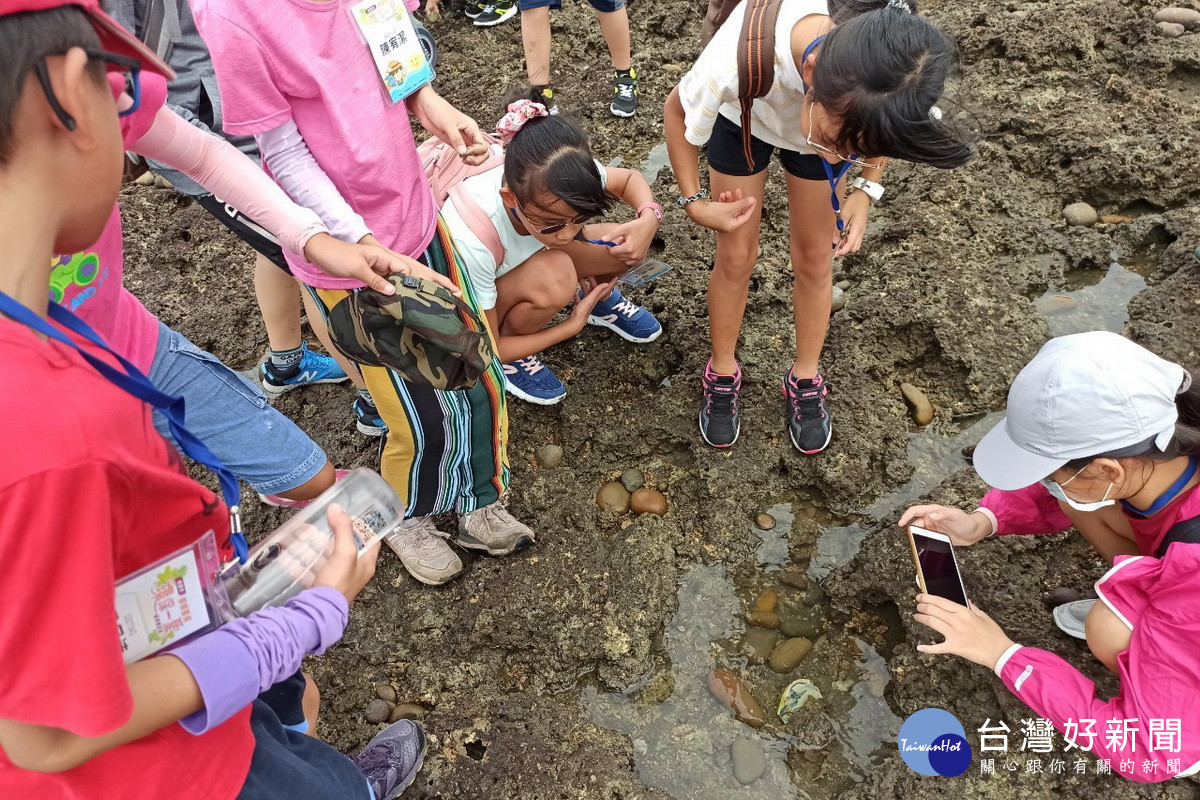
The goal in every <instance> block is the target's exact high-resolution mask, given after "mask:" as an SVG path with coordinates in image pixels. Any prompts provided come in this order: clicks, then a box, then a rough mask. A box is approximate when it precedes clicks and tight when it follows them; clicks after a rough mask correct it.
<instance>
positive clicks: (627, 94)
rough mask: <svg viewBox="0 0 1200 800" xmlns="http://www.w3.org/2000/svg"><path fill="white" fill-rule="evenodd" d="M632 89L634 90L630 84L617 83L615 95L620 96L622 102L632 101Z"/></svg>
mask: <svg viewBox="0 0 1200 800" xmlns="http://www.w3.org/2000/svg"><path fill="white" fill-rule="evenodd" d="M633 89H634V85H633V84H632V83H618V84H617V94H618V95H620V96H621V99H622V100H632V99H633Z"/></svg>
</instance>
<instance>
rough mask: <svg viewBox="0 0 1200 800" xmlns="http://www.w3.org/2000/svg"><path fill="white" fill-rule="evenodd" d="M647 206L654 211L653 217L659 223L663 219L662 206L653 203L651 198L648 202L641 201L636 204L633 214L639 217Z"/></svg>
mask: <svg viewBox="0 0 1200 800" xmlns="http://www.w3.org/2000/svg"><path fill="white" fill-rule="evenodd" d="M647 208H648V209H650V210H651V211H653V212H654V218H655V219H656V220H658V221H659V223H660V224H661V223H662V219H663V211H662V206H660V205H659V204H658V203H655V202H654V201H653V200H651V201H650V202H649V203H642V204H641V205H640V206H638V207H637V211H635V212H633V216H635V217H640V216H641V215H642V212H643V211H645V210H646V209H647Z"/></svg>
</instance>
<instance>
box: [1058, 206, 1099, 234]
mask: <svg viewBox="0 0 1200 800" xmlns="http://www.w3.org/2000/svg"><path fill="white" fill-rule="evenodd" d="M1063 219H1065V220H1066V221H1067V224H1068V225H1082V226H1084V227H1087V228H1090V227H1091V226H1093V225H1095V224H1096V223H1097V222H1099V221H1100V215H1099V214H1098V213H1096V209H1094V208H1092V207H1091V206H1089V205H1088V204H1087V203H1071V205H1069V206H1067V207H1066V208H1064V209H1063Z"/></svg>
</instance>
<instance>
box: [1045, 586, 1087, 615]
mask: <svg viewBox="0 0 1200 800" xmlns="http://www.w3.org/2000/svg"><path fill="white" fill-rule="evenodd" d="M1082 599H1083V595H1082V594H1080V593H1079V592H1078V591H1076V590H1075V589H1072V588H1070V587H1068V586H1060V587H1058V588H1057V589H1051V590H1050V591H1048V592H1046V594H1045V595H1043V596H1042V603H1044V604H1045V606H1046V608H1049V609H1055V608H1058V607H1059V606H1061V605H1066V604H1067V603H1074V602H1075V601H1076V600H1082Z"/></svg>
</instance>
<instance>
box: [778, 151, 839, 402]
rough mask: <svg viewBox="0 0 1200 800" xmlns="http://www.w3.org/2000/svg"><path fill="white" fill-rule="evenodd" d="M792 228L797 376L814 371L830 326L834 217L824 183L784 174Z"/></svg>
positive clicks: (835, 226)
mask: <svg viewBox="0 0 1200 800" xmlns="http://www.w3.org/2000/svg"><path fill="white" fill-rule="evenodd" d="M787 183H788V220H789V225H790V228H791V256H792V272H793V276H794V277H793V281H792V309H793V313H794V316H795V326H796V361H795V363H794V364H793V365H792V372H793V374H794V375H795V376H796V377H797V378H812V377H815V376H816V374H817V369H818V362H819V361H820V358H821V349H822V348H823V347H824V345H825V335H826V333H828V331H829V310H830V305H831V303H832V302H833V247H832V241H833V236H834V235H835V233H836V232H837V217H836V216H835V215H834V213H833V208H832V207H831V206H830V204H829V184H828V183H827V182H825V181H823V180H821V181H810V180H805V179H803V178H797V177H796V176H795V175H788V176H787Z"/></svg>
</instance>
